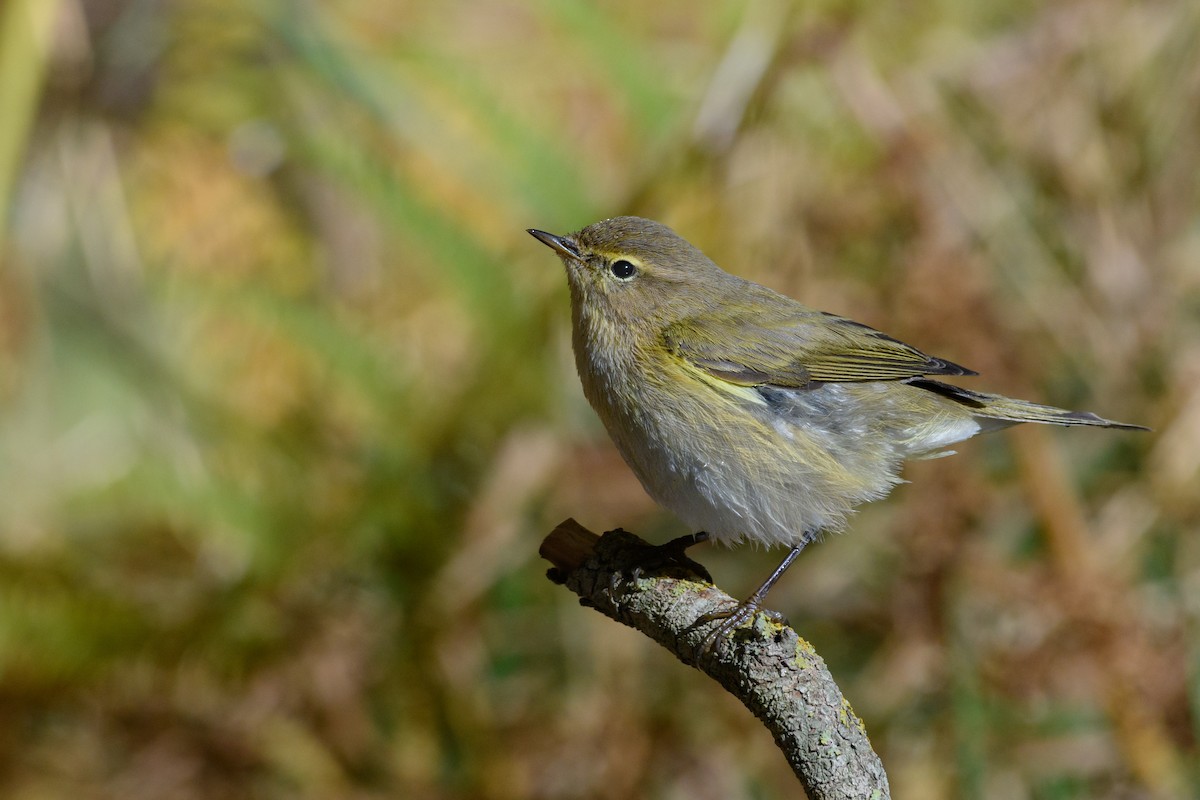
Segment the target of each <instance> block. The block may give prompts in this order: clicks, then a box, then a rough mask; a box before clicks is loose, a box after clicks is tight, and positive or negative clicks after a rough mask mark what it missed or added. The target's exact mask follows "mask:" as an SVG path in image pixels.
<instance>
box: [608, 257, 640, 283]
mask: <svg viewBox="0 0 1200 800" xmlns="http://www.w3.org/2000/svg"><path fill="white" fill-rule="evenodd" d="M608 271H609V272H611V273H612V274H613V277H614V278H617V279H618V280H622V281H627V280H629V279H630V278H632V277H633V276H634V275H637V267H635V266H634V265H633V262H632V261H626V260H625V259H623V258H619V259H617V260H616V261H614V262H612V263H611V264H609V265H608Z"/></svg>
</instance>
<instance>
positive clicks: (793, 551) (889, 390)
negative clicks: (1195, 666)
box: [529, 217, 1145, 631]
mask: <svg viewBox="0 0 1200 800" xmlns="http://www.w3.org/2000/svg"><path fill="white" fill-rule="evenodd" d="M529 233H531V234H532V235H533V236H534V237H536V238H537V239H538V240H540V241H541V242H542V243H544V244H546V245H547V246H549V247H550V248H551V249H553V250H554V251H555V252H556V253H558V256H559V258H561V259H562V262H563V264H564V265H565V266H566V270H567V281H568V283H569V284H570V290H571V321H572V341H573V345H574V350H575V364H576V367H577V368H578V370H579V377H580V380H581V381H582V382H583V391H584V394H585V395H586V396H587V399H588V401H589V402H590V403H591V405H592V407H593V408H594V409H595V410H596V413H597V414H599V416H600V419H601V420H603V422H604V426H605V428H606V429H607V430H608V433H609V435H610V436H611V437H612V439H613V441H614V442H615V443H616V446H617V449H618V450H619V451H620V453H621V455H622V456H623V457H624V459H625V461H626V462H627V463H628V464H629V466H630V467H631V468H632V469H633V471H634V473H635V474H636V475H637V477H638V478H639V479H640V480H641V482H642V485H643V486H644V487H645V489H646V491H647V492H648V493H649V494H650V496H651V497H653V498H654V499H655V500H656V501H657V502H659V503H660V504H662V505H663V506H666V507H667V508H668V509H670V510H671V511H673V512H675V514H677V515H678V516H679V517H680V518H681V519H682V520H683V521H684V522H686V523H687V524H688V525H690V526H692V528H693V530H700V531H703V532H704V534H706V535H707V538H709V539H711V540H713V541H716V542H722V543H726V544H733V543H737V542H741V541H744V540H751V541H754V542H759V543H761V544H764V545H768V546H770V545H784V546H786V547H788V548H790V551H789V553H788V556H787V558H785V559H784V561H783V563H782V564H780V566H779V568H778V569H777V570H776V571H775V573H774V574H773V575H772V576H771V577H770V578H769V579H768V580H767V581H766V582H765V583H764V584H763V585H762V586H761V587H759V590H758V591H757V592H755V593H754V594H753V595H752V596H751V597H750V598H749V599H747V600H746V601H745V602H744V603H742V604H741V605H740V606H739V608H738V609H735V610H734V611H731V612H729V613H727V614H724V613H723V614H721V615H720V616H723V617H729V618H730V621H731V623H732V624H733V625H737V624H741V622H742V621H744V620H745V619H746V618H747V617H749V616H750V614H752V613H753V612H754V611H755V610H756V609H757V608H758V606H759V604H760V603H761V602H762V600H763V598H764V597H765V596H766V593H767V591H768V590H769V589H770V587H771V586H772V585H773V584H774V583H775V581H776V580H778V578H779V577H780V575H782V574H783V572H784V570H786V569H787V567H788V566H789V565H790V564H791V562H792V561H793V560H794V559H795V557H796V556H797V555H798V554H799V553H800V551H801V550H802V549H803V548H804V546H805V545H806V544H808V543H809V542H811V541H812V540H813V539H814V538H815V537H816V536H817V534H818V533H819V532H821V531H832V530H838V529H841V528H843V527H844V526H845V524H846V520H847V517H848V515H849V514H850V512H851V511H852V510H853V509H854V507H855V506H857V505H858V504H859V503H863V502H865V501H868V500H876V499H879V498H881V497H883V496H884V495H886V494H887V493H888V492H889V491H890V490H891V488H892V487H893V486H895V485H896V484H897V483H899V481H900V479H899V477H898V473H899V470H900V466H901V464H902V462H903V461H904V460H905V459H908V458H922V457H925V458H928V457H932V456H935V455H939V454H941V453H942V452H943V451H944V448H946V446H947V445H950V444H953V443H954V442H957V441H960V440H962V439H967V438H969V437H971V436H974V435H975V434H977V433H983V432H988V431H994V430H998V429H1000V428H1006V427H1008V426H1010V425H1015V424H1017V423H1019V422H1044V423H1050V424H1054V425H1092V426H1097V427H1103V428H1126V429H1139V430H1145V429H1144V428H1141V427H1140V426H1137V425H1126V424H1124V423H1120V422H1113V421H1111V420H1107V419H1103V418H1101V417H1098V416H1096V415H1095V414H1091V413H1088V412H1084V411H1066V410H1063V409H1060V408H1054V407H1052V406H1045V405H1039V404H1037V403H1030V402H1027V401H1025V400H1014V399H1011V398H1008V397H1002V396H1000V395H995V394H984V393H982V392H975V391H971V390H969V389H963V388H960V387H958V386H953V385H951V384H948V383H943V382H942V381H940V380H935V379H934V378H931V377H929V376H931V375H936V376H947V375H948V376H960V375H975V374H976V373H975V372H973V371H972V370H969V369H967V368H965V367H962V366H959V365H958V364H955V363H953V362H951V361H947V360H945V359H941V358H934V357H932V356H928V355H926V354H925V353H922V352H921V351H920V350H917V349H916V348H914V347H911V346H909V345H907V344H904V343H903V342H900V341H898V340H896V339H893V338H892V337H890V336H887V335H886V334H883V333H880V332H879V331H877V330H874V329H873V328H870V327H868V326H866V325H863V324H861V323H858V322H854V321H852V320H849V319H845V318H844V317H839V316H835V315H833V314H829V313H825V312H821V311H816V310H814V309H811V308H808V307H807V306H804V305H801V304H800V303H798V302H796V301H795V300H792V299H791V298H788V297H785V296H783V295H781V294H778V293H777V292H774V291H772V290H770V289H768V288H766V287H764V286H760V285H758V284H756V283H752V282H750V281H747V280H744V279H742V278H738V277H736V276H734V275H730V274H729V273H727V272H725V271H723V270H722V269H721V268H720V267H718V266H717V265H716V264H714V263H713V262H712V261H711V260H709V259H708V257H706V256H705V255H704V254H703V253H702V252H700V251H699V250H698V249H696V248H695V247H693V246H692V245H691V244H689V243H688V242H686V241H684V240H683V239H682V238H680V237H679V236H678V235H676V234H675V232H674V231H672V230H671V229H670V228H668V227H666V226H665V225H661V224H659V223H657V222H653V221H651V220H648V219H641V218H639V217H616V218H614V219H608V220H604V221H602V222H597V223H595V224H593V225H589V226H588V227H586V228H584V229H583V230H581V231H579V232H577V233H573V234H570V235H567V236H555V235H553V234H550V233H546V232H545V231H539V230H533V229H531V230H530V231H529ZM704 534H701V535H702V536H703V535H704ZM728 629H729V628H728V627H727V626H722V630H723V631H724V630H728Z"/></svg>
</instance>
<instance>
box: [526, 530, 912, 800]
mask: <svg viewBox="0 0 1200 800" xmlns="http://www.w3.org/2000/svg"><path fill="white" fill-rule="evenodd" d="M540 552H541V555H542V557H543V558H545V559H547V560H548V561H550V562H551V563H552V564H553V565H554V567H553V569H551V570H550V571H549V577H550V579H551V580H553V581H555V582H556V583H561V584H564V585H566V586H567V588H569V589H571V591H573V592H575V593H576V594H577V595H579V598H580V603H581V604H583V605H585V606H590V607H592V608H595V609H596V610H597V611H600V612H601V613H603V614H605V615H606V616H609V617H612V618H613V619H615V620H617V621H618V622H622V623H624V624H626V625H628V626H630V627H631V628H635V629H637V630H639V631H641V632H642V633H644V634H646V635H647V636H649V637H650V638H651V639H653V640H654V641H656V642H658V643H659V644H661V645H662V646H663V647H665V648H667V649H668V650H670V651H671V652H672V653H673V654H675V656H676V657H677V658H678V659H679V660H680V661H682V662H683V663H684V664H687V665H688V666H692V667H695V668H696V669H698V670H700V671H701V672H704V673H705V674H707V675H709V676H710V677H712V678H713V679H715V680H716V681H717V682H718V683H720V684H721V685H722V686H723V687H725V689H726V690H727V691H728V692H730V693H731V694H733V695H734V696H735V697H737V698H738V699H739V700H741V701H742V703H743V704H744V705H745V706H746V708H748V709H750V711H752V712H753V713H754V715H755V716H757V717H758V718H759V719H760V720H762V721H763V723H764V724H765V725H766V726H767V728H768V729H769V730H770V731H771V733H772V734H773V735H774V737H775V742H776V744H777V745H778V746H779V748H780V749H781V750H782V751H783V753H784V755H785V756H786V757H787V760H788V763H789V764H791V766H792V769H793V770H794V771H795V773H796V776H797V777H799V778H800V782H801V783H802V784H803V785H804V789H805V791H806V792H807V793H808V796H809V798H811V800H835V799H836V800H847V799H848V798H870V799H871V800H882V799H883V798H888V797H890V796H891V795H890V792H889V789H888V782H887V776H886V775H885V774H884V771H883V765H882V763H880V761H879V756H877V755H876V754H875V751H874V750H872V749H871V743H870V742H869V741H868V740H867V734H866V731H865V730H864V729H863V724H862V721H861V720H859V718H858V717H857V716H856V715H855V714H854V711H853V709H851V708H850V704H849V703H848V702H846V699H845V698H844V697H842V692H841V690H840V689H839V688H838V686H837V684H836V683H834V680H833V676H831V675H830V674H829V670H828V669H827V668H826V666H825V662H824V661H823V660H822V659H821V657H820V656H819V655H817V653H816V651H814V650H813V649H812V646H811V645H809V644H808V642H806V641H804V640H803V639H801V638H800V637H799V636H798V635H797V634H796V632H795V631H794V630H792V629H791V628H790V627H788V626H787V625H785V624H782V623H779V622H776V621H773V620H771V619H770V618H769V617H768V616H767V615H766V614H763V613H758V614H756V615H755V616H754V618H753V620H752V621H751V623H749V624H748V625H746V626H744V627H742V628H739V629H738V630H736V631H735V632H734V633H733V639H732V641H727V642H725V643H723V644H722V643H718V644H717V645H715V646H713V647H711V648H710V649H709V650H708V651H707V652H706V651H705V647H704V644H705V641H706V637H708V636H709V634H710V633H711V632H712V630H713V629H714V627H715V626H717V625H719V624H720V622H719V621H712V622H703V621H702V622H698V620H702V619H703V618H704V616H705V615H706V614H709V613H711V612H714V611H720V610H722V609H727V608H729V607H730V606H732V605H733V604H734V603H735V602H736V601H735V599H734V598H733V597H731V596H729V595H728V594H726V593H724V592H722V591H721V590H720V589H718V588H717V587H715V586H713V585H712V583H711V582H710V581H709V580H708V578H707V574H706V572H705V571H704V568H703V567H701V566H700V565H699V564H696V563H695V562H693V561H691V560H690V559H688V558H686V557H683V556H682V555H681V554H679V555H677V556H675V557H672V558H664V557H663V555H664V554H663V551H662V549H661V548H656V547H654V546H653V545H650V544H647V543H646V542H644V541H642V540H641V539H639V538H638V537H636V536H634V535H633V534H631V533H627V532H625V531H622V530H616V531H610V532H608V533H606V534H604V535H603V536H597V535H596V534H594V533H592V532H591V531H589V530H587V529H586V528H584V527H583V526H581V525H580V524H579V523H577V522H575V520H567V521H566V522H563V523H562V524H560V525H559V526H558V527H557V528H555V529H554V531H553V532H551V534H550V535H549V536H547V537H546V539H545V541H544V542H542V547H541V550H540Z"/></svg>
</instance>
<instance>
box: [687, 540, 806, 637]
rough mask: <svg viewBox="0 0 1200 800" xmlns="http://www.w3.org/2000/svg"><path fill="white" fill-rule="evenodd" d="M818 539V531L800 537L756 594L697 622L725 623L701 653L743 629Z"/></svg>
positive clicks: (774, 615) (773, 617) (777, 618)
mask: <svg viewBox="0 0 1200 800" xmlns="http://www.w3.org/2000/svg"><path fill="white" fill-rule="evenodd" d="M816 538H817V532H816V531H805V532H804V534H803V535H802V536H801V537H800V541H799V542H798V543H797V544H796V546H795V547H793V548H792V549H791V550H790V551H789V552H788V554H787V555H786V556H784V558H783V561H781V562H779V566H778V567H776V568H775V571H774V572H772V573H771V575H770V577H768V578H767V579H766V580H765V581H763V582H762V585H761V586H759V587H758V588H757V589H755V590H754V594H752V595H750V596H749V597H747V598H746V599H745V600H743V601H742V602H740V603H738V604H737V605H736V606H734V607H733V608H730V609H726V610H725V611H712V612H710V613H708V614H705V615H703V616H701V617H700V618H699V619H698V620H696V624H698V625H702V624H704V623H706V622H713V621H715V620H718V619H720V620H724V622H722V623H721V624H720V625H718V626H717V627H716V628H715V629H714V630H713V631H712V633H710V634H709V635H708V636H707V637H705V639H704V644H703V646H702V648H701V652H702V653H709V652H711V651H712V649H713V646H714V645H715V644H716V643H717V641H718V640H722V639H724V638H725V637H726V636H728V635H729V633H730V632H732V631H733V630H735V629H736V628H739V627H741V626H742V625H743V624H745V623H746V622H747V621H748V620H750V619H751V618H752V617H753V616H754V614H755V612H757V611H758V610H759V608H760V607H761V606H762V602H763V600H765V599H766V597H767V592H769V591H771V587H772V586H774V585H775V584H776V582H777V581H778V580H779V579H780V578H781V577H783V573H785V572H787V569H788V567H790V566H791V565H792V562H793V561H795V560H796V557H797V556H798V555H800V553H801V551H803V550H804V548H805V547H807V546H808V545H809V543H811V542H812V541H813V540H814V539H816ZM768 613H769V614H770V616H771V617H772V619H775V620H777V621H778V620H780V619H782V616H781V615H780V614H779V613H778V612H768Z"/></svg>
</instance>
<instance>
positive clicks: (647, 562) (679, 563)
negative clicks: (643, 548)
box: [630, 531, 713, 583]
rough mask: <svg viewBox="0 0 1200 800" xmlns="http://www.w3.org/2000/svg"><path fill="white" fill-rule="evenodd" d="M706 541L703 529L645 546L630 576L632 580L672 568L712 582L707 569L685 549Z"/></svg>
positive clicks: (706, 535) (666, 571) (706, 536)
mask: <svg viewBox="0 0 1200 800" xmlns="http://www.w3.org/2000/svg"><path fill="white" fill-rule="evenodd" d="M707 541H708V534H707V533H705V532H704V531H699V532H698V533H689V534H688V535H687V536H679V537H677V538H675V539H672V540H671V541H669V542H664V543H663V544H659V545H654V546H652V547H648V548H647V551H648V552H647V553H646V555H645V556H644V557H642V558H640V559H639V561H640V562H641V563H639V564H638V566H637V567H635V568H634V570H633V574H632V575H631V576H630V577H632V578H633V579H634V580H637V579H638V578H640V577H642V575H643V574H647V575H649V574H659V573H668V572H669V571H670V570H671V569H672V568H675V569H677V570H683V571H684V572H690V573H693V574H695V575H699V576H700V577H702V578H704V580H706V581H708V582H709V583H712V582H713V580H712V575H710V574H708V570H707V569H705V568H704V565H703V564H700V563H698V562H696V561H693V560H692V559H690V558H688V556H687V549H688V548H689V547H691V546H692V545H694V544H700V543H701V542H707Z"/></svg>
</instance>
